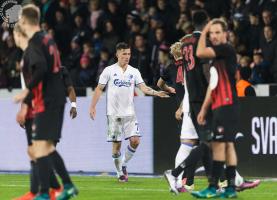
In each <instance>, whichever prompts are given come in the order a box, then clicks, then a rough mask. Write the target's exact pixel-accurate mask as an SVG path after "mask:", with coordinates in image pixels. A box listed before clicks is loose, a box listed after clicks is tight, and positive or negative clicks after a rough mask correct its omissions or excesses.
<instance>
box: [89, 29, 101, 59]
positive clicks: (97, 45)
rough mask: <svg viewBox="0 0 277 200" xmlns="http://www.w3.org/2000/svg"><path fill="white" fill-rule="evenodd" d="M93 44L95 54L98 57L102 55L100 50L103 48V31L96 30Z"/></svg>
mask: <svg viewBox="0 0 277 200" xmlns="http://www.w3.org/2000/svg"><path fill="white" fill-rule="evenodd" d="M91 43H92V46H93V47H94V48H93V49H94V54H95V56H96V57H98V56H99V55H100V50H101V49H102V46H103V41H102V38H101V33H100V31H99V30H95V31H94V33H93V35H92V41H91Z"/></svg>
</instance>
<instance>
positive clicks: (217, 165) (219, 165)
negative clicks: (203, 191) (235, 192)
mask: <svg viewBox="0 0 277 200" xmlns="http://www.w3.org/2000/svg"><path fill="white" fill-rule="evenodd" d="M224 163H225V162H223V161H216V160H214V161H213V169H212V177H211V180H210V185H209V186H210V187H216V188H218V180H219V178H220V175H221V173H222V170H223V166H224Z"/></svg>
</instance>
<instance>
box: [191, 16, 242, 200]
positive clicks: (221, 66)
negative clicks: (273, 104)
mask: <svg viewBox="0 0 277 200" xmlns="http://www.w3.org/2000/svg"><path fill="white" fill-rule="evenodd" d="M208 33H209V39H210V41H211V43H212V45H211V46H210V47H207V45H206V40H207V35H208ZM196 55H197V56H198V57H200V58H210V59H212V67H211V68H210V84H209V87H208V90H207V94H206V97H205V101H204V103H203V105H202V108H201V111H200V113H199V114H198V117H197V121H198V123H199V124H205V123H206V120H205V118H206V115H207V111H208V109H209V108H210V105H211V108H212V112H213V122H212V129H213V133H214V135H213V141H212V151H213V169H212V178H211V181H210V183H209V187H208V188H207V189H205V190H202V191H200V192H192V195H193V196H195V197H198V198H214V197H218V196H219V194H218V193H217V188H218V180H219V178H220V176H221V173H222V171H223V169H224V164H225V163H226V170H225V173H226V178H227V181H228V186H227V188H226V189H225V191H224V192H223V193H222V194H220V195H221V196H222V197H225V198H233V197H236V196H237V194H236V190H235V176H236V166H237V156H236V151H235V145H234V141H235V135H236V133H237V123H238V118H239V116H238V109H239V107H238V100H237V93H236V85H235V83H236V82H235V72H236V66H237V62H236V52H235V49H234V48H233V47H232V46H231V45H230V44H228V43H227V25H226V23H225V22H224V21H222V20H220V19H214V20H212V21H210V22H209V23H208V24H207V25H206V26H205V28H204V29H203V31H202V34H201V36H200V39H199V42H198V47H197V51H196Z"/></svg>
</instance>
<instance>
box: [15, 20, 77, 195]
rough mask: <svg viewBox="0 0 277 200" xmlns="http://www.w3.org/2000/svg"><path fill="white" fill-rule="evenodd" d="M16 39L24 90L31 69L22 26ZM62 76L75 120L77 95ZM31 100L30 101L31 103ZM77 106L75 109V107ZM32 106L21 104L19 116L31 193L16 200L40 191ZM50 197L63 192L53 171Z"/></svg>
mask: <svg viewBox="0 0 277 200" xmlns="http://www.w3.org/2000/svg"><path fill="white" fill-rule="evenodd" d="M13 33H14V39H15V43H16V45H17V46H18V47H19V48H21V49H22V50H23V51H24V54H23V58H22V60H21V63H20V65H21V75H22V76H21V77H22V78H21V85H22V89H25V88H26V84H28V83H29V81H30V78H31V69H30V68H29V67H28V59H25V58H28V49H27V46H28V37H27V35H25V33H24V32H23V31H22V29H21V28H20V26H19V25H18V24H16V25H15V27H14V30H13ZM62 72H63V73H62V74H63V80H64V84H65V87H66V89H67V91H68V94H69V99H70V102H71V105H72V106H71V109H70V116H71V117H72V118H75V117H76V116H77V110H76V94H75V90H74V88H73V84H72V80H71V78H70V76H69V73H68V71H67V70H66V69H65V68H64V67H62ZM30 100H31V99H28V101H30ZM74 105H75V107H74ZM32 112H33V110H32V105H31V102H23V103H22V104H21V109H20V111H19V112H18V114H17V122H18V123H19V124H20V126H22V127H24V128H25V131H26V136H27V142H28V151H27V152H28V155H29V157H30V159H31V171H30V191H29V192H27V193H26V194H24V195H23V196H21V197H19V198H16V199H15V200H31V199H33V198H34V197H35V196H36V194H37V193H38V190H39V185H38V177H37V165H36V162H35V159H34V157H33V155H32V151H33V150H32V123H33V117H34V116H33V114H32ZM50 187H51V190H50V197H51V200H53V199H56V196H58V195H59V194H60V193H61V191H62V187H60V185H59V183H58V181H57V179H56V177H55V175H54V173H53V171H51V175H50Z"/></svg>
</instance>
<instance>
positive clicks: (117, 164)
mask: <svg viewBox="0 0 277 200" xmlns="http://www.w3.org/2000/svg"><path fill="white" fill-rule="evenodd" d="M112 157H113V161H114V165H115V168H116V171H117V175H118V176H120V175H122V174H123V173H122V160H121V153H120V152H119V153H118V154H113V155H112Z"/></svg>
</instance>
